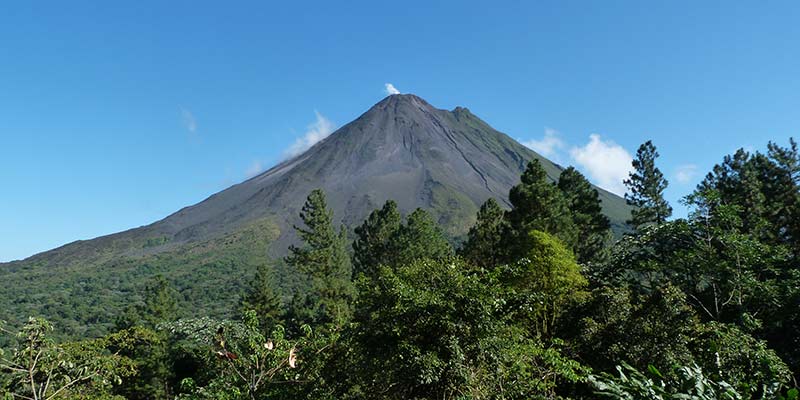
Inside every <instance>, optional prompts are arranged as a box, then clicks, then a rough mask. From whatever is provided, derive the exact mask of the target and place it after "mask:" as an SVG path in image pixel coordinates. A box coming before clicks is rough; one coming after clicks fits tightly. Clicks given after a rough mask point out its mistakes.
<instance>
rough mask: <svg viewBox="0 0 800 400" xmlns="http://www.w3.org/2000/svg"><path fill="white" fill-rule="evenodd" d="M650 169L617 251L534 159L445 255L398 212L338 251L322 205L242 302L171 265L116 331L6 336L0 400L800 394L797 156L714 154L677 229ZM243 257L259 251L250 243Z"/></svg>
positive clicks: (147, 284) (576, 198)
mask: <svg viewBox="0 0 800 400" xmlns="http://www.w3.org/2000/svg"><path fill="white" fill-rule="evenodd" d="M657 157H658V152H657V151H656V148H655V146H654V145H653V143H652V142H649V141H648V142H647V143H645V144H643V145H642V147H641V148H640V149H639V152H638V153H637V158H636V160H634V162H633V167H634V170H633V172H632V173H631V175H630V178H629V179H628V180H626V184H627V185H628V188H629V195H628V199H629V201H630V202H631V204H632V205H634V206H635V211H634V213H633V215H632V217H631V223H632V228H633V229H631V231H630V233H629V234H627V235H626V236H624V237H623V238H621V239H620V240H618V241H616V242H612V235H611V234H610V224H609V221H608V219H607V218H606V217H605V216H603V214H602V213H601V208H600V200H599V195H598V193H597V191H596V190H594V189H593V188H592V187H591V185H589V183H588V182H587V181H586V179H585V178H584V177H583V176H582V175H581V174H580V173H579V172H578V171H576V170H575V169H573V168H568V169H566V170H564V171H563V172H562V173H561V175H560V176H559V179H558V180H557V181H556V182H550V181H549V180H548V178H547V175H546V173H545V171H544V169H543V168H542V166H541V165H539V164H538V162H535V161H534V162H532V163H530V164H529V165H528V167H527V169H526V170H525V173H524V174H523V176H522V179H521V182H520V184H519V185H517V186H515V187H514V188H513V189H512V190H511V193H510V195H509V199H510V204H511V209H508V210H505V209H503V208H502V207H501V206H500V205H499V204H498V203H497V202H496V201H494V200H492V199H490V200H488V201H487V202H486V203H485V204H484V205H483V206H482V207H481V208H480V210H479V211H478V212H477V218H476V223H475V225H474V226H473V227H472V229H470V231H469V234H468V235H467V238H466V241H465V242H464V243H463V245H462V246H460V248H458V249H454V248H453V246H452V245H451V244H450V242H449V241H448V239H447V237H446V236H445V233H444V232H443V231H442V229H441V228H440V226H439V224H438V221H436V220H434V219H433V218H432V217H431V215H430V214H428V213H427V212H426V211H424V210H421V209H418V210H415V211H413V212H412V213H410V214H409V215H407V216H403V215H402V214H401V213H400V212H399V210H398V209H397V205H396V204H395V203H394V202H392V201H388V202H387V203H386V204H384V205H383V207H381V208H380V209H378V210H375V211H374V212H372V213H371V214H370V215H369V216H368V217H367V218H366V220H365V221H364V222H363V223H362V224H361V225H360V226H358V227H355V229H354V230H353V232H354V238H353V241H352V251H348V247H347V243H348V241H349V240H348V237H347V232H348V230H347V229H346V228H345V227H337V226H335V225H334V222H333V221H334V220H335V219H334V218H333V217H334V216H333V215H332V212H331V211H330V209H329V208H328V205H327V203H326V198H325V194H324V193H323V192H322V191H320V190H315V191H313V192H312V193H310V195H309V196H308V199H307V201H306V203H305V204H304V205H303V208H302V211H301V214H300V217H301V219H302V221H303V226H299V227H296V230H297V232H298V236H299V237H300V239H301V243H300V244H298V245H297V246H293V247H292V248H291V249H290V254H289V256H288V257H286V259H285V260H278V261H272V262H270V261H269V260H267V259H266V258H265V257H263V256H261V257H255V256H248V257H247V260H248V261H247V262H246V264H247V265H248V268H250V269H249V270H250V273H248V274H247V275H246V276H247V279H246V280H245V281H244V282H243V283H242V285H241V288H244V289H243V290H242V289H239V288H236V290H233V288H228V289H229V290H233V291H234V292H235V293H234V294H233V295H235V296H236V297H237V298H238V300H239V302H238V307H237V308H236V309H235V310H228V311H227V313H214V314H211V315H198V313H197V312H190V311H188V310H186V307H188V306H189V305H191V304H192V299H191V298H187V296H188V295H189V294H187V292H186V291H185V290H181V288H176V287H174V283H173V280H171V279H170V277H171V276H172V275H170V274H174V273H176V272H175V271H169V270H167V269H164V271H163V272H164V273H165V274H164V275H158V276H156V278H154V279H150V280H146V281H143V282H142V283H141V284H140V285H139V286H138V287H137V290H136V292H135V295H134V296H131V299H130V302H129V304H128V305H127V307H126V308H125V311H124V312H122V313H119V315H114V316H113V326H114V330H115V331H116V332H115V333H113V334H110V335H96V337H94V338H85V339H83V340H79V341H63V340H58V337H57V336H53V334H54V333H55V332H54V330H53V325H51V324H50V323H49V322H47V321H45V320H42V319H40V318H31V319H30V320H29V321H28V322H27V323H24V324H22V323H19V322H18V323H17V324H11V325H8V326H7V327H5V328H3V332H4V333H6V334H7V335H6V339H5V341H4V343H7V344H8V345H7V346H6V347H7V348H8V350H5V351H3V352H0V370H2V371H3V373H2V375H0V394H4V395H5V396H6V398H8V399H11V398H23V399H28V398H30V399H37V400H38V399H61V398H86V399H89V398H92V399H112V398H127V399H172V398H180V399H231V400H233V399H251V400H253V399H557V398H572V399H593V398H612V399H631V400H638V399H698V400H702V399H750V398H757V399H797V398H798V392H797V390H796V389H793V387H794V386H796V379H797V378H798V375H800V268H798V256H800V222H798V221H800V154H799V152H798V149H797V145H796V143H795V142H794V141H791V142H790V144H789V146H788V147H781V146H779V145H776V144H773V143H770V144H769V145H768V147H767V152H766V153H763V154H762V153H759V152H756V153H754V154H751V153H748V152H746V151H744V150H739V151H738V152H736V153H735V154H734V155H732V156H729V157H726V158H725V159H724V160H723V161H722V163H721V164H720V165H717V166H715V167H714V168H713V170H712V172H711V173H709V174H708V175H707V177H706V178H705V179H704V180H703V182H702V183H701V184H700V185H698V187H697V189H696V190H695V191H694V192H693V193H691V194H689V195H688V196H687V197H686V198H685V200H684V201H685V202H686V204H687V205H688V206H689V207H690V209H691V210H692V211H691V213H690V215H689V216H688V217H687V218H679V219H670V215H671V207H670V206H669V204H667V202H666V201H665V200H664V198H663V191H664V189H665V188H666V186H667V181H666V180H665V179H664V177H663V175H662V174H661V172H660V171H659V170H658V168H657V166H656V159H657ZM259 232H261V231H253V234H254V235H258V234H264V233H263V232H262V233H259ZM243 243H249V244H250V245H249V246H246V247H247V248H248V249H249V250H247V251H249V252H250V253H247V254H251V255H253V254H257V253H258V252H257V251H256V250H253V249H252V248H250V247H252V246H258V245H260V244H261V243H262V242H259V241H257V240H253V239H252V238H251V239H250V241H247V242H243ZM243 251H245V250H244V248H243ZM201 254H209V253H202V252H201ZM228 260H229V262H231V263H232V267H231V268H226V269H223V271H226V273H232V271H234V270H235V268H234V267H235V266H236V260H237V259H236V258H229V259H228ZM243 263H244V262H243ZM158 271H159V272H161V271H162V269H158ZM202 271H205V270H202ZM217 273H219V272H217ZM209 276H210V277H211V279H213V276H215V275H214V274H212V273H209ZM198 279H201V278H200V277H198ZM192 294H195V293H194V292H192ZM208 295H210V296H216V294H213V293H210V292H209V293H208ZM227 295H228V296H231V295H232V294H231V293H228V294H227ZM226 315H227V316H230V315H235V317H233V318H230V317H226ZM110 319H111V318H110V317H109V320H110ZM58 322H59V321H57V323H58ZM86 323H89V322H86ZM103 323H104V324H110V323H109V322H107V321H104V322H103ZM12 328H16V330H18V333H14V332H12ZM56 328H57V329H60V328H61V327H60V326H59V325H58V324H56ZM70 329H72V330H71V331H70V332H71V333H74V332H75V330H74V328H70ZM80 332H91V330H90V329H83V330H81V331H80Z"/></svg>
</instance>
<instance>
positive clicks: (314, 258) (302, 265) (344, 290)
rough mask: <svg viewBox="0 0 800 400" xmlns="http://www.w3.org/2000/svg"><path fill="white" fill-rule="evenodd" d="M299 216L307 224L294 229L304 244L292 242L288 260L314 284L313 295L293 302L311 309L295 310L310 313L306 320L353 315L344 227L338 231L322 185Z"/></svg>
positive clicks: (336, 319)
mask: <svg viewBox="0 0 800 400" xmlns="http://www.w3.org/2000/svg"><path fill="white" fill-rule="evenodd" d="M300 219H301V220H302V221H303V223H304V224H305V226H306V227H305V228H301V227H297V226H295V230H296V231H297V233H298V235H299V236H300V239H302V241H303V245H302V246H300V247H297V246H294V245H293V246H291V247H290V248H289V255H288V256H287V257H286V259H285V260H286V263H287V264H288V265H289V266H290V267H294V268H295V269H296V270H297V271H299V272H301V273H302V274H304V275H305V276H306V277H307V279H308V281H309V283H310V285H311V291H310V293H309V294H308V296H309V297H310V298H309V299H305V300H301V301H299V302H294V304H295V305H297V304H300V305H302V307H304V308H306V307H310V310H307V311H302V310H300V311H294V313H295V315H302V314H310V315H311V316H312V320H311V321H305V322H312V323H315V324H319V323H334V322H342V321H344V320H346V319H347V318H348V317H349V315H350V303H351V301H352V298H353V290H354V289H353V286H352V282H351V280H350V278H351V276H352V267H351V264H350V257H349V256H348V254H347V250H346V249H345V243H346V240H347V238H346V236H345V231H344V227H342V228H341V229H340V230H339V233H336V229H335V228H334V227H333V211H331V210H330V209H328V205H327V202H326V200H325V193H324V192H323V191H322V190H320V189H315V190H313V191H312V192H311V194H309V195H308V198H307V199H306V202H305V204H304V205H303V208H302V210H301V212H300Z"/></svg>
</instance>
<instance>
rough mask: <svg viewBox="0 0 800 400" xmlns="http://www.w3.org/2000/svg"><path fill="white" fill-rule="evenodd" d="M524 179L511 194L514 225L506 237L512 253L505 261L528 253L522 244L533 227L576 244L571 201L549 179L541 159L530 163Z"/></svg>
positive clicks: (512, 223) (508, 247)
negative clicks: (568, 203) (570, 206)
mask: <svg viewBox="0 0 800 400" xmlns="http://www.w3.org/2000/svg"><path fill="white" fill-rule="evenodd" d="M521 181H522V182H521V183H520V184H518V185H516V186H514V187H513V188H511V191H510V192H509V194H508V200H509V202H511V206H512V208H511V211H509V212H508V213H507V214H506V217H507V219H508V222H509V228H510V229H509V232H508V233H507V234H506V235H505V238H504V241H505V242H506V245H505V247H506V248H507V249H509V251H510V253H509V259H507V260H505V261H507V262H512V261H516V259H518V258H519V257H522V256H523V255H524V253H523V252H521V250H520V249H521V246H524V243H525V242H526V241H527V240H528V233H529V232H530V231H533V230H538V231H542V232H546V233H549V234H551V235H554V236H556V237H557V238H558V239H559V240H561V242H563V243H565V244H566V245H567V246H568V247H572V246H574V245H575V242H576V237H577V232H576V228H575V225H574V223H573V222H572V217H571V215H570V212H569V208H568V207H567V201H566V199H565V198H564V195H563V194H562V193H561V191H560V190H558V187H556V185H554V184H553V183H551V182H550V181H549V180H548V179H547V174H546V173H545V171H544V168H542V165H541V164H540V163H539V160H533V161H531V162H530V163H528V167H527V168H526V169H525V172H524V173H523V174H522V177H521Z"/></svg>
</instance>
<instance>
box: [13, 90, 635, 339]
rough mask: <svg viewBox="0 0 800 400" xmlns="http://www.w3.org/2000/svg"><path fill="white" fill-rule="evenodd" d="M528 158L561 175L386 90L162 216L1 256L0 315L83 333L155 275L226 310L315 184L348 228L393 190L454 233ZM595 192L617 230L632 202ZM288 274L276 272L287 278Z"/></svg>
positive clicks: (404, 204)
mask: <svg viewBox="0 0 800 400" xmlns="http://www.w3.org/2000/svg"><path fill="white" fill-rule="evenodd" d="M532 159H539V160H540V161H541V162H542V165H543V166H544V168H545V169H546V171H547V174H548V176H549V177H550V178H551V179H557V177H558V175H559V173H560V171H561V169H562V168H561V167H560V166H559V165H557V164H555V163H553V162H551V161H549V160H547V159H546V158H544V157H542V156H541V155H539V154H537V153H535V152H534V151H532V150H530V149H528V148H526V147H525V146H523V145H521V144H520V143H518V142H517V141H515V140H514V139H512V138H510V137H509V136H507V135H505V134H503V133H501V132H498V131H496V130H495V129H493V128H492V127H491V126H489V125H488V124H487V123H485V122H484V121H482V120H481V119H480V118H478V117H477V116H475V115H474V114H472V113H471V112H470V111H469V110H468V109H466V108H462V107H457V108H455V109H454V110H452V111H447V110H440V109H436V108H434V107H433V106H431V105H430V104H428V103H427V102H426V101H425V100H423V99H421V98H419V97H417V96H415V95H411V94H398V95H392V96H389V97H386V98H385V99H383V100H382V101H380V102H379V103H377V104H375V105H374V106H373V107H372V108H370V109H369V110H368V111H367V112H366V113H364V114H362V115H361V116H360V117H358V118H357V119H356V120H354V121H352V122H350V123H349V124H347V125H345V126H343V127H342V128H340V129H338V130H337V131H336V132H334V133H333V134H331V135H330V136H329V137H328V138H326V139H324V140H322V141H321V142H319V143H317V144H316V145H314V146H313V147H311V148H310V149H309V150H308V151H306V152H305V153H303V154H301V155H299V156H297V157H294V158H292V159H289V160H286V161H284V162H282V163H280V164H278V165H276V166H275V167H273V168H272V169H270V170H268V171H266V172H264V173H262V174H260V175H258V176H256V177H253V178H251V179H249V180H247V181H244V182H242V183H240V184H237V185H234V186H232V187H230V188H228V189H226V190H223V191H221V192H219V193H216V194H214V195H212V196H211V197H209V198H207V199H206V200H204V201H202V202H200V203H198V204H195V205H193V206H189V207H186V208H184V209H182V210H180V211H178V212H176V213H174V214H172V215H170V216H168V217H167V218H165V219H163V220H161V221H158V222H155V223H153V224H150V225H147V226H143V227H140V228H136V229H131V230H128V231H124V232H120V233H116V234H113V235H108V236H103V237H99V238H96V239H92V240H87V241H78V242H74V243H70V244H68V245H65V246H62V247H59V248H57V249H54V250H50V251H47V252H43V253H40V254H37V255H34V256H32V257H30V258H28V259H26V260H22V261H16V262H12V263H7V264H0V278H2V279H3V280H4V281H5V282H6V283H7V285H5V286H4V287H3V288H2V289H0V319H7V320H16V319H19V318H21V317H24V316H27V315H29V314H44V315H45V316H48V317H51V318H52V317H54V316H55V317H56V318H57V319H58V318H60V319H61V320H63V321H64V323H65V324H66V323H70V324H71V323H74V326H71V327H67V328H68V329H69V328H72V331H71V332H72V333H73V334H91V332H83V331H82V329H84V328H83V327H82V326H83V323H84V322H87V321H92V322H94V323H95V326H100V328H99V329H102V326H107V325H108V324H110V323H111V322H112V320H113V317H114V314H115V313H116V312H118V310H119V309H120V307H122V306H123V305H124V304H126V303H127V302H129V301H130V300H131V299H133V300H134V301H135V300H136V299H137V295H136V289H137V288H138V287H140V286H141V285H142V284H143V283H144V282H145V281H146V280H147V278H149V277H151V276H153V275H155V274H163V275H165V276H166V277H168V279H170V280H172V281H173V282H174V283H175V285H176V287H178V288H179V290H181V293H182V294H183V297H184V298H185V301H186V302H189V303H191V304H192V305H193V306H194V308H193V309H194V310H195V311H196V312H197V313H198V314H214V315H219V314H224V313H225V312H226V311H227V310H229V309H230V308H231V306H232V305H233V304H234V302H235V300H236V298H237V296H238V291H239V289H238V288H239V287H240V286H241V284H242V282H245V280H246V279H248V278H249V276H250V274H252V271H253V269H254V268H255V266H256V265H257V264H258V263H263V262H268V259H278V258H280V257H281V256H282V255H284V254H285V251H286V248H287V247H288V245H289V244H291V243H293V242H294V241H295V240H296V238H295V235H294V232H293V230H292V229H291V227H292V225H293V224H297V223H299V221H298V216H297V215H298V212H299V209H300V207H301V206H302V204H303V201H304V200H305V197H306V196H307V195H308V193H309V192H310V191H311V190H312V189H314V188H322V189H324V190H325V192H326V193H327V195H328V200H329V205H330V206H331V207H332V208H333V210H334V213H335V217H336V219H337V220H338V221H339V222H341V223H344V224H345V225H347V226H348V227H349V228H351V229H352V228H354V227H355V226H357V225H358V224H359V223H360V222H361V221H362V220H363V219H364V218H365V217H366V215H367V214H368V213H369V212H370V211H372V210H373V209H375V208H378V207H380V206H381V205H382V204H383V202H385V201H386V200H387V199H394V200H395V201H397V203H398V205H399V208H400V209H401V211H403V212H405V213H409V212H410V211H412V210H413V209H415V208H417V207H421V208H424V209H427V210H429V211H430V212H431V213H432V214H433V215H434V216H435V217H436V218H437V219H438V220H439V222H440V223H441V224H442V226H443V227H444V228H445V230H446V231H447V233H448V234H449V235H450V236H451V237H452V238H453V239H454V240H458V239H459V238H460V237H463V235H464V234H465V233H466V232H467V230H468V229H469V227H470V226H471V225H472V224H473V222H474V221H475V213H476V212H477V210H478V208H479V207H480V205H481V204H482V203H483V202H484V201H485V200H486V199H488V198H490V197H494V198H496V199H497V200H498V201H499V202H500V203H501V204H505V205H507V204H508V202H507V201H508V198H507V196H508V191H509V189H510V188H511V187H512V186H513V185H515V184H516V183H518V182H519V177H520V174H521V173H522V171H523V170H524V168H525V165H526V164H527V162H528V161H529V160H532ZM598 191H599V193H600V196H601V199H602V200H603V210H604V212H605V213H606V215H607V216H608V217H609V218H610V220H611V221H612V225H613V228H614V230H615V231H616V232H621V231H623V230H624V229H625V222H624V221H625V220H626V219H627V218H628V217H629V215H630V209H629V208H628V206H627V205H626V204H625V201H624V200H623V199H622V198H620V197H619V196H616V195H614V194H612V193H610V192H607V191H605V190H603V189H599V188H598ZM291 275H292V274H291V271H283V273H282V274H281V276H282V277H283V279H284V282H283V283H284V284H285V285H291V284H292V283H291ZM8 283H11V285H8ZM104 324H105V325H104Z"/></svg>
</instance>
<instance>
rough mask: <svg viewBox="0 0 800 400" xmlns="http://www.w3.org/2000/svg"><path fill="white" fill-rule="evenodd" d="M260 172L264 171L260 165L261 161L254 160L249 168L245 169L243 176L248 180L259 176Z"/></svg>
mask: <svg viewBox="0 0 800 400" xmlns="http://www.w3.org/2000/svg"><path fill="white" fill-rule="evenodd" d="M262 171H264V166H263V165H261V161H259V160H254V161H253V162H252V163H251V164H250V166H249V167H247V170H245V171H244V175H245V177H246V178H248V179H250V178H252V177H254V176H256V175H258V174H260V173H261V172H262Z"/></svg>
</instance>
